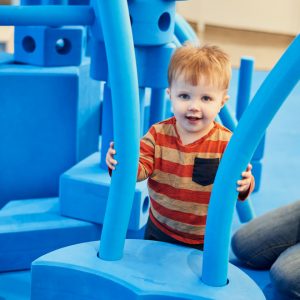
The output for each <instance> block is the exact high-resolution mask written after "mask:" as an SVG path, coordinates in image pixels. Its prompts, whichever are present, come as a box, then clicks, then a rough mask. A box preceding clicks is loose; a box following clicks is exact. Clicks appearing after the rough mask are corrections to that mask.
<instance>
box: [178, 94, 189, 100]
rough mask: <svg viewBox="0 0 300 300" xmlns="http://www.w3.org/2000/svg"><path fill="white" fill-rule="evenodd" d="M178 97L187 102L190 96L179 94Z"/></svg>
mask: <svg viewBox="0 0 300 300" xmlns="http://www.w3.org/2000/svg"><path fill="white" fill-rule="evenodd" d="M178 97H179V98H180V99H183V100H189V99H190V96H189V95H188V94H179V95H178Z"/></svg>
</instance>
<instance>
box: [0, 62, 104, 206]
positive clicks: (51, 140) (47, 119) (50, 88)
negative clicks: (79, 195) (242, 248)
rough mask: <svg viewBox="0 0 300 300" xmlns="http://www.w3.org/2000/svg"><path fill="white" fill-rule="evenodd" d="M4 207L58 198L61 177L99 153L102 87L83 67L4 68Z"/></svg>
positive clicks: (0, 181) (0, 121) (0, 70)
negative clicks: (84, 160) (76, 164)
mask: <svg viewBox="0 0 300 300" xmlns="http://www.w3.org/2000/svg"><path fill="white" fill-rule="evenodd" d="M0 81H1V89H0V99H1V101H0V128H1V134H0V144H1V147H0V170H1V173H0V208H1V207H2V206H3V205H4V204H5V203H6V202H8V201H10V200H15V199H30V198H40V197H53V196H57V195H58V182H59V176H60V175H61V173H63V172H64V171H66V170H67V169H69V168H70V167H71V166H73V165H74V164H75V163H76V162H77V161H79V160H81V159H83V158H84V157H86V156H88V155H89V154H91V153H93V152H95V151H97V149H98V136H99V122H100V116H99V107H100V100H99V93H100V86H99V83H98V82H96V81H94V80H91V79H90V77H89V60H88V59H87V60H85V61H84V63H83V64H82V65H81V66H80V67H57V68H43V67H34V66H29V65H16V64H6V65H5V64H1V65H0Z"/></svg>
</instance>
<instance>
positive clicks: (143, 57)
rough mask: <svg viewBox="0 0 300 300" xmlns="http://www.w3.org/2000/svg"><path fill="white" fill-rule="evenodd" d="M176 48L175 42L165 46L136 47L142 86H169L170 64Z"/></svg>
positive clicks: (140, 84)
mask: <svg viewBox="0 0 300 300" xmlns="http://www.w3.org/2000/svg"><path fill="white" fill-rule="evenodd" d="M174 50H175V44H174V43H168V44H165V45H163V46H152V47H140V46H136V47H135V53H136V61H137V67H138V78H139V86H140V87H151V88H167V87H168V80H167V79H168V76H167V74H168V66H169V62H170V59H171V56H172V54H173V52H174Z"/></svg>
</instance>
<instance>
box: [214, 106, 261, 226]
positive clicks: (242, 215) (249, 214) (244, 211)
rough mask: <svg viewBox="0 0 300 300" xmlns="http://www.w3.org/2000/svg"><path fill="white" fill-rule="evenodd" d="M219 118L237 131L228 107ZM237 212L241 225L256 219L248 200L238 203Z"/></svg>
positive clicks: (234, 120) (223, 109)
mask: <svg viewBox="0 0 300 300" xmlns="http://www.w3.org/2000/svg"><path fill="white" fill-rule="evenodd" d="M219 116H220V119H221V121H222V123H223V125H224V126H226V127H227V128H228V129H230V130H231V131H234V130H235V128H236V126H237V121H236V119H235V118H234V117H233V115H232V113H231V112H230V110H229V108H228V106H227V105H225V106H224V107H223V108H222V110H221V111H220V113H219ZM236 210H237V214H238V216H239V220H240V222H241V223H246V222H249V221H251V220H252V219H254V217H255V213H254V208H253V205H252V202H251V201H250V199H247V200H245V201H243V202H240V201H237V203H236Z"/></svg>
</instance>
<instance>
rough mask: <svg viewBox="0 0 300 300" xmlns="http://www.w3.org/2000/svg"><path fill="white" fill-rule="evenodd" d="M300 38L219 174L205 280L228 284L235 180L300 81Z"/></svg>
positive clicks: (246, 119)
mask: <svg viewBox="0 0 300 300" xmlns="http://www.w3.org/2000/svg"><path fill="white" fill-rule="evenodd" d="M299 53H300V35H298V36H297V37H296V38H295V40H294V41H293V42H292V44H291V45H290V46H289V47H288V49H287V50H286V52H285V53H284V54H283V56H282V57H281V59H280V60H279V61H278V63H277V64H276V66H275V67H274V68H273V69H272V71H271V72H270V73H269V75H268V76H267V78H266V79H265V81H264V82H263V84H262V85H261V87H260V88H259V90H258V91H257V93H256V95H255V97H254V99H253V100H252V102H251V104H250V105H249V107H248V108H247V110H246V111H245V112H244V114H243V116H242V118H241V120H240V122H239V124H238V126H237V128H236V130H235V132H234V135H233V136H232V138H231V140H230V142H229V144H228V146H227V149H226V151H225V153H224V156H223V158H222V161H221V163H220V167H219V169H218V172H217V176H216V180H215V184H214V188H213V191H212V195H211V200H210V205H209V209H208V217H207V227H206V233H205V244H204V254H203V268H202V281H203V282H204V283H205V284H207V285H210V286H224V285H226V283H227V272H228V259H229V246H230V233H231V224H232V218H233V211H234V206H235V203H236V199H237V191H236V181H237V180H238V179H239V177H240V174H241V172H242V171H243V170H244V169H245V168H246V166H247V163H248V161H249V160H250V159H251V157H252V155H253V152H254V151H255V149H256V147H257V145H258V143H259V141H260V139H261V138H262V136H263V134H264V132H265V130H266V129H267V127H268V126H269V124H270V123H271V121H272V119H273V117H274V116H275V114H276V113H277V111H278V110H279V108H280V107H281V105H282V103H283V102H284V100H285V99H286V98H287V96H288V95H289V93H290V91H291V90H292V89H293V88H294V86H295V85H296V84H297V82H298V81H299V79H300V55H299Z"/></svg>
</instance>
